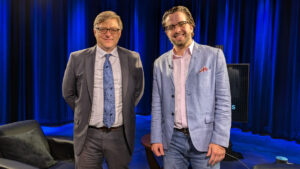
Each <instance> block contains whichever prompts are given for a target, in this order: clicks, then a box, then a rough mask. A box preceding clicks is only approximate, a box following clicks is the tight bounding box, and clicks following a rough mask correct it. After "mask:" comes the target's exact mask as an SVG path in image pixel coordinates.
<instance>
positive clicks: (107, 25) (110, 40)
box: [94, 18, 121, 52]
mask: <svg viewBox="0 0 300 169" xmlns="http://www.w3.org/2000/svg"><path fill="white" fill-rule="evenodd" d="M97 29H98V30H97ZM99 29H115V30H116V29H121V28H120V25H119V24H118V20H117V19H115V18H111V19H107V20H105V21H104V22H101V23H99V24H97V25H96V26H95V28H94V35H95V38H96V40H97V45H98V46H99V47H100V48H101V49H103V50H104V51H106V52H111V51H112V50H113V49H114V48H115V47H116V46H117V44H118V42H119V39H120V37H121V30H119V31H117V32H113V31H110V30H107V31H106V32H105V33H104V32H101V31H99Z"/></svg>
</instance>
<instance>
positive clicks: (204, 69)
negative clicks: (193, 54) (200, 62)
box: [199, 66, 208, 73]
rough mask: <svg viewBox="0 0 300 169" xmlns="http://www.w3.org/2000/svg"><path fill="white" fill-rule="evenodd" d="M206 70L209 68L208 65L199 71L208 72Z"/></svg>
mask: <svg viewBox="0 0 300 169" xmlns="http://www.w3.org/2000/svg"><path fill="white" fill-rule="evenodd" d="M206 71H208V68H207V67H206V66H204V67H202V68H201V69H200V70H199V73H201V72H206Z"/></svg>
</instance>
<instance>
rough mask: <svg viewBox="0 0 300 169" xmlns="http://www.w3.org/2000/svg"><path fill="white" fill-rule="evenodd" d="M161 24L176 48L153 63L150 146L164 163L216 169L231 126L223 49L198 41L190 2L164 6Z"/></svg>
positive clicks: (180, 168) (170, 168) (171, 168)
mask: <svg viewBox="0 0 300 169" xmlns="http://www.w3.org/2000/svg"><path fill="white" fill-rule="evenodd" d="M162 25H163V28H164V30H165V33H166V35H167V36H168V38H169V39H170V41H171V42H172V44H173V49H172V50H170V51H169V52H166V53H165V54H163V55H161V56H160V57H159V58H158V59H156V61H155V63H154V69H153V91H152V92H153V93H152V120H151V149H152V151H153V152H154V154H155V155H157V156H162V155H163V156H164V157H163V159H164V160H163V161H164V169H187V168H188V167H189V165H191V166H192V168H193V169H212V168H213V169H218V168H220V161H222V160H223V158H224V157H225V147H228V144H229V136H230V127H231V96H230V85H229V78H228V73H227V66H226V61H225V57H224V54H223V52H222V51H221V50H220V49H216V48H213V47H209V46H205V45H199V44H198V43H196V42H194V40H193V39H192V37H193V36H194V28H195V23H194V20H193V17H192V15H191V13H190V11H189V10H188V9H187V8H186V7H183V6H176V7H173V8H172V9H170V10H168V11H166V12H165V14H164V16H163V19H162Z"/></svg>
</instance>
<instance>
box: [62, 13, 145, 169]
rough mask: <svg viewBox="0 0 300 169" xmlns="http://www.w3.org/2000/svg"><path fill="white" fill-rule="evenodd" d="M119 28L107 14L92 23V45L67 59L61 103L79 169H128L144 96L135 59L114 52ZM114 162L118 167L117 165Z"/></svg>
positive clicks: (118, 21)
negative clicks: (68, 116)
mask: <svg viewBox="0 0 300 169" xmlns="http://www.w3.org/2000/svg"><path fill="white" fill-rule="evenodd" d="M122 28H123V25H122V21H121V19H120V17H119V16H118V15H117V14H116V13H115V12H112V11H105V12H102V13H100V14H99V15H98V16H97V17H96V18H95V21H94V35H95V38H96V40H97V45H96V46H94V47H91V48H87V49H84V50H80V51H76V52H73V53H71V55H70V57H69V61H68V65H67V68H66V70H65V75H64V79H63V86H62V91H63V97H64V99H65V100H66V102H67V103H68V104H69V106H70V107H71V109H72V110H73V111H74V150H75V164H76V168H78V169H100V168H102V162H103V160H104V159H105V161H106V162H107V164H108V168H110V169H122V168H128V164H129V162H130V160H131V156H132V153H133V148H134V140H135V138H134V137H135V112H134V108H135V106H136V105H137V103H138V102H139V100H140V99H141V97H142V95H143V91H144V73H143V67H142V63H141V60H140V56H139V54H138V53H136V52H133V51H130V50H127V49H125V48H122V47H119V46H117V44H118V41H119V39H120V37H121V31H122ZM116 160H117V161H116Z"/></svg>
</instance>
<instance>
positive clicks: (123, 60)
mask: <svg viewBox="0 0 300 169" xmlns="http://www.w3.org/2000/svg"><path fill="white" fill-rule="evenodd" d="M118 54H119V59H120V65H121V72H122V99H123V100H124V99H125V96H126V93H127V88H128V78H127V77H128V73H129V72H128V55H127V53H126V52H124V51H123V50H122V49H121V48H119V47H118Z"/></svg>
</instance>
